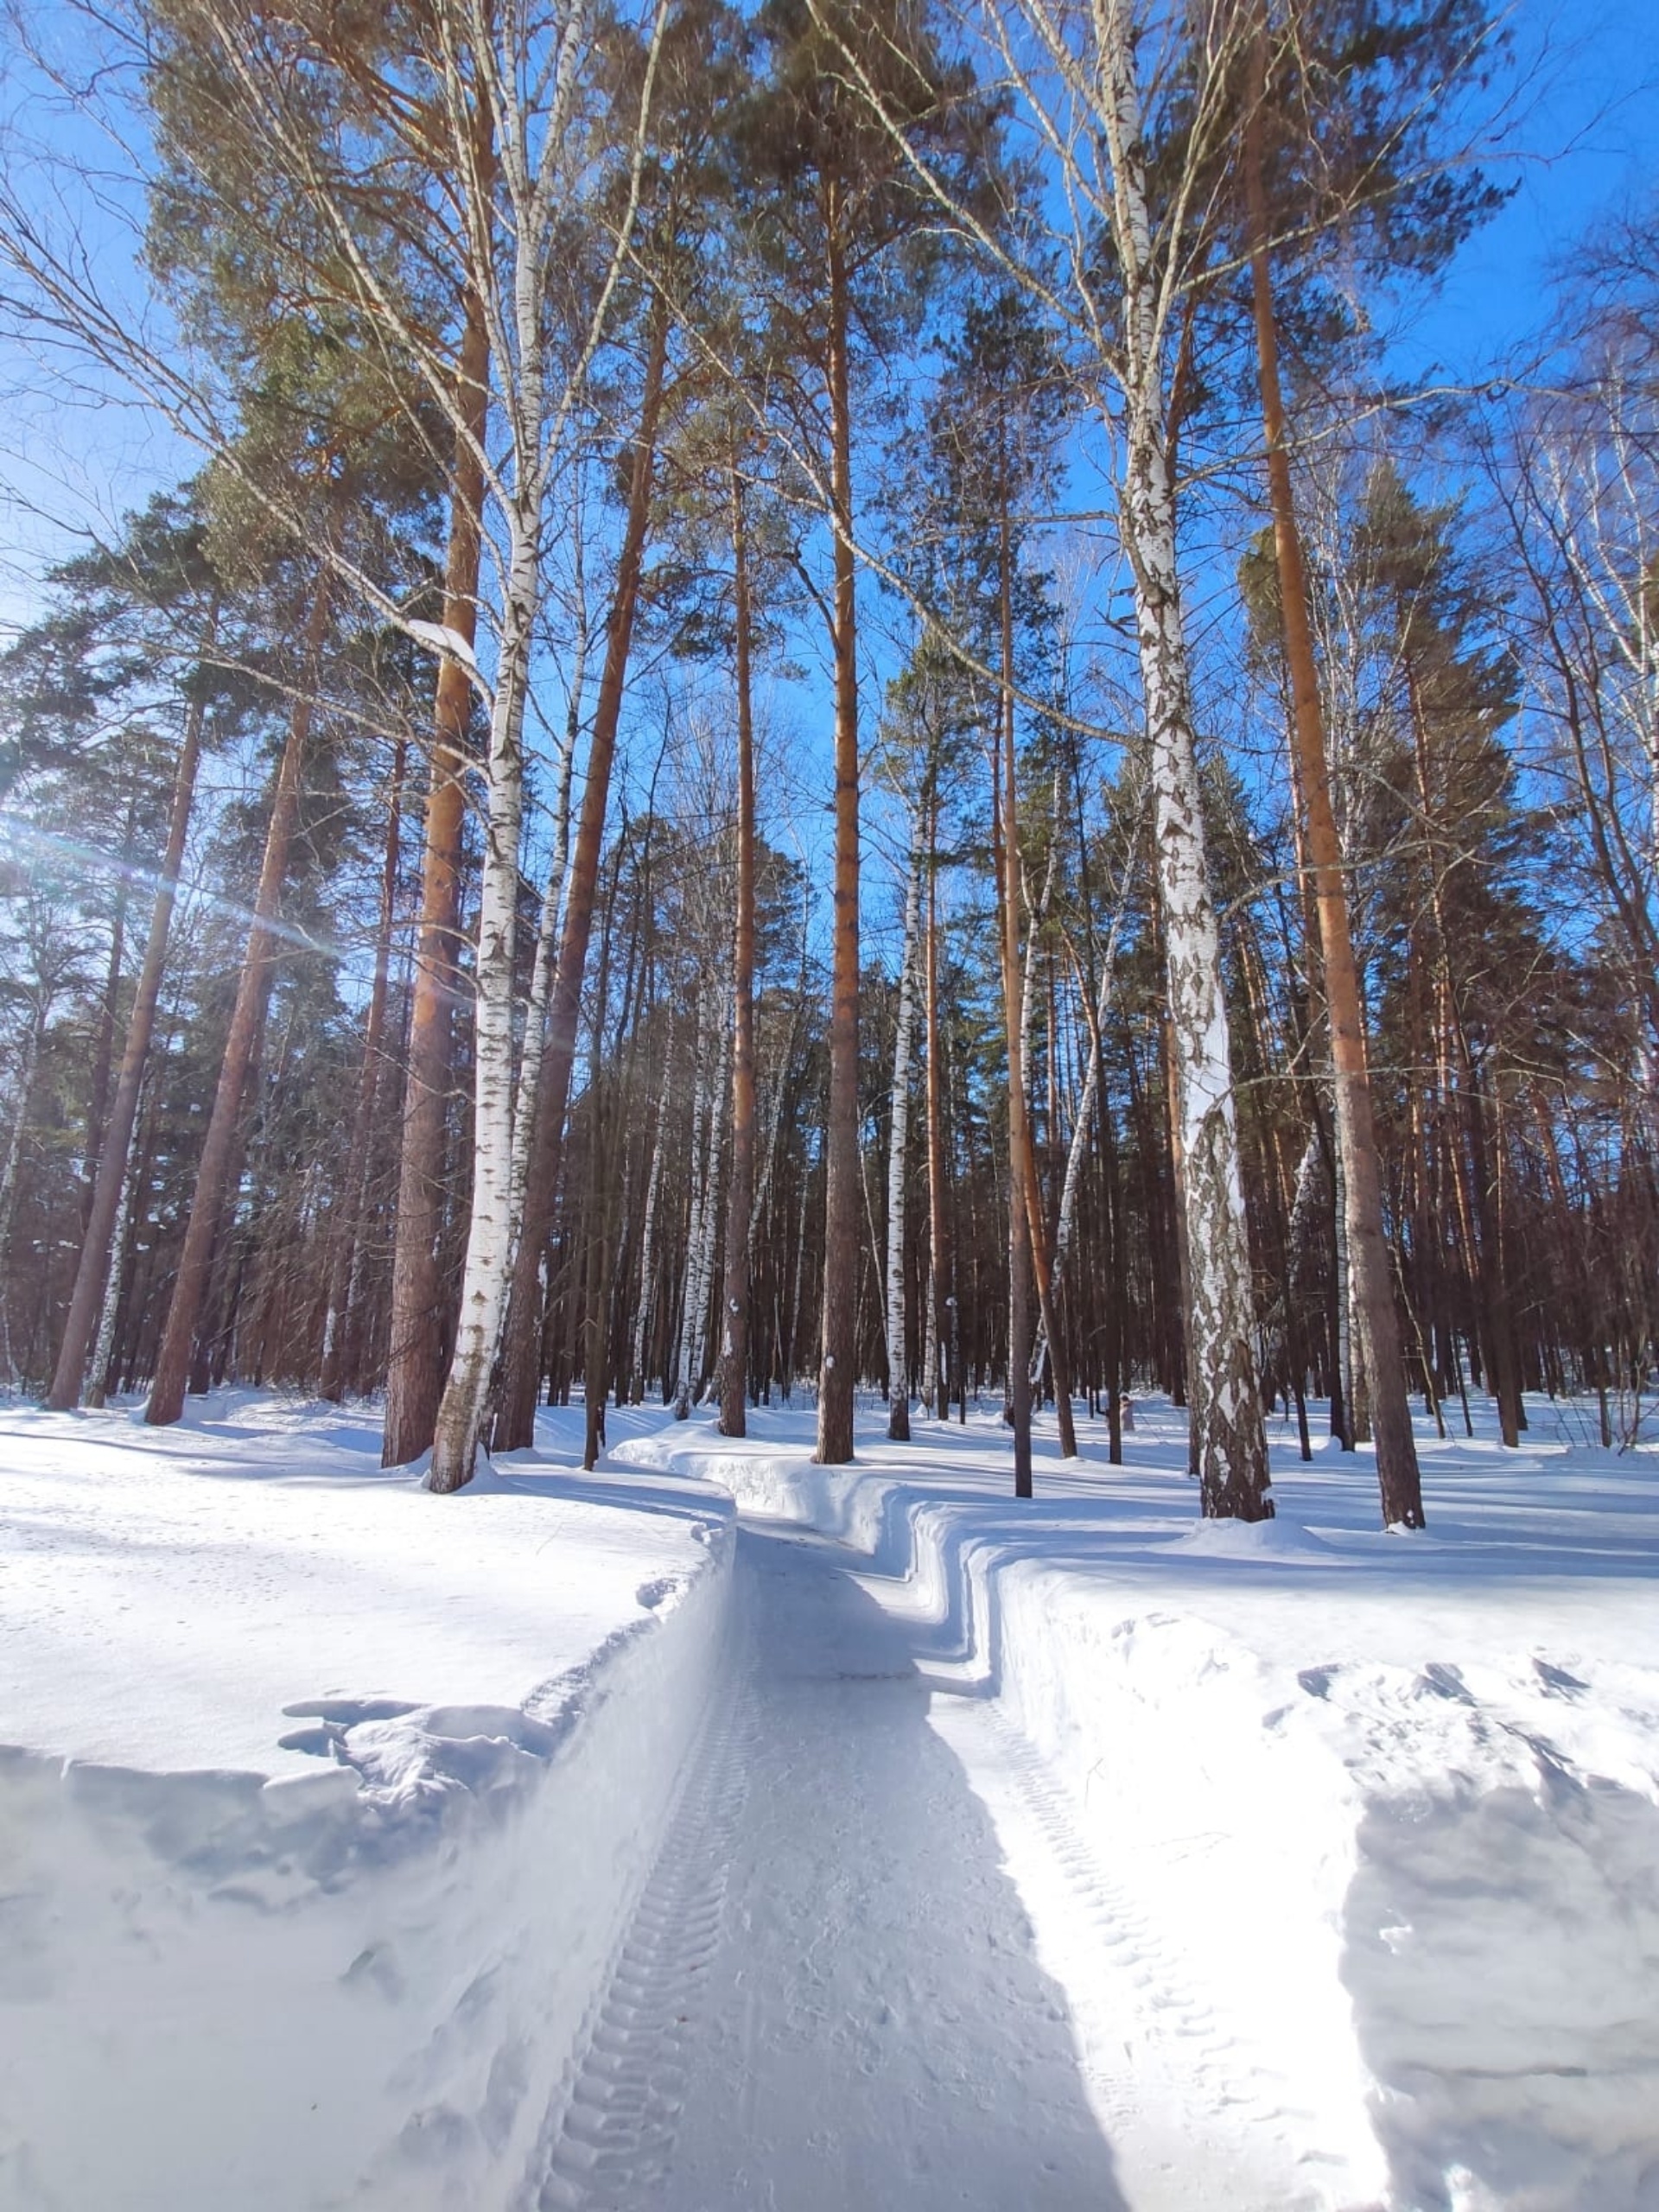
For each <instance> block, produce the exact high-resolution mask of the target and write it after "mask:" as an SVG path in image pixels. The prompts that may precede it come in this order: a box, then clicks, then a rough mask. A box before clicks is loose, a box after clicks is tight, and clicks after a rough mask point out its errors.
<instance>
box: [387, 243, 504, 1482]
mask: <svg viewBox="0 0 1659 2212" xmlns="http://www.w3.org/2000/svg"><path fill="white" fill-rule="evenodd" d="M489 372H490V339H489V327H488V324H487V323H486V320H485V315H484V307H483V302H482V300H481V299H480V296H479V292H478V287H477V283H476V281H474V283H473V285H472V286H471V287H470V288H469V290H468V294H467V303H466V322H465V327H464V329H463V331H462V334H461V358H460V362H459V365H458V367H457V370H456V378H455V403H454V404H455V409H456V413H457V416H458V418H459V420H458V423H457V428H456V433H455V455H454V484H453V486H452V489H451V492H450V498H449V542H448V548H447V550H446V553H445V556H444V579H443V623H444V627H445V629H447V630H449V631H452V632H454V635H455V636H456V637H457V638H458V639H460V640H461V642H462V643H463V644H464V645H467V647H468V648H469V649H470V648H471V646H472V645H474V642H475V640H476V639H477V635H478V584H479V569H480V558H481V549H482V544H483V527H484V459H483V442H484V430H485V424H486V419H487V416H488V410H489ZM471 710H472V686H471V684H470V683H469V682H468V680H467V671H466V669H465V668H464V667H463V666H462V664H461V661H460V659H459V658H456V657H455V656H454V655H447V656H446V657H445V658H444V659H443V660H442V662H441V663H440V664H439V668H438V677H437V687H436V692H435V697H434V701H433V737H432V766H431V772H430V776H429V782H428V789H427V799H426V822H425V829H424V839H423V850H422V855H421V917H420V925H419V928H418V931H417V933H416V943H415V973H414V981H413V985H412V988H411V992H410V1014H409V1072H408V1075H407V1077H406V1078H405V1082H404V1122H403V1135H402V1141H401V1144H400V1147H399V1152H398V1168H397V1227H396V1230H395V1231H394V1236H393V1244H392V1262H391V1340H390V1344H389V1346H388V1350H387V1355H386V1414H385V1428H384V1431H383V1433H382V1438H381V1451H380V1458H381V1464H382V1465H384V1466H388V1467H395V1466H402V1465H404V1464H405V1463H406V1462H407V1461H409V1460H410V1459H419V1458H420V1456H421V1454H422V1453H423V1452H425V1451H427V1450H428V1449H429V1447H430V1446H431V1442H432V1436H433V1431H434V1428H435V1424H436V1421H437V1414H438V1399H439V1395H440V1393H441V1390H442V1381H443V1339H444V1336H445V1334H446V1332H447V1325H448V1307H449V1299H448V1294H447V1293H446V1290H445V1287H444V1286H443V1285H442V1283H441V1282H440V1281H439V1280H438V1245H439V1242H440V1240H441V1238H442V1235H443V1228H444V1217H445V1214H446V1211H447V1200H448V1191H447V1176H446V1168H447V1164H448V1163H447V1158H446V1154H447V1151H448V1142H447V1139H448V1120H449V1103H450V1094H451V1090H452V1088H453V1086H454V1073H455V1070H454V1002H455V996H456V984H457V982H458V980H459V953H460V936H461V824H462V822H463V820H464V819H465V815H466V792H465V790H464V787H463V783H462V779H463V777H464V775H465V773H466V762H467V721H468V719H469V716H470V714H471Z"/></svg>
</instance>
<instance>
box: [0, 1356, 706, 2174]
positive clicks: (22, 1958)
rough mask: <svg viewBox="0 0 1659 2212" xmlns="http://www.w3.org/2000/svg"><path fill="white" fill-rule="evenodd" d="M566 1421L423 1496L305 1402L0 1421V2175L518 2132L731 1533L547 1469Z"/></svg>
mask: <svg viewBox="0 0 1659 2212" xmlns="http://www.w3.org/2000/svg"><path fill="white" fill-rule="evenodd" d="M616 1418H618V1417H614V1416H613V1420H615V1419H616ZM620 1418H621V1421H622V1425H623V1426H624V1427H626V1416H623V1417H620ZM579 1421H580V1416H579V1414H578V1416H577V1426H576V1427H572V1425H571V1424H570V1422H569V1419H568V1417H567V1418H565V1419H564V1420H563V1421H559V1420H557V1419H555V1420H554V1421H551V1422H550V1423H548V1424H544V1432H543V1433H544V1435H545V1437H546V1440H547V1443H548V1445H549V1446H550V1450H549V1451H548V1452H545V1453H544V1454H543V1455H542V1459H543V1466H545V1463H546V1462H548V1461H552V1462H556V1461H557V1460H558V1459H560V1458H563V1459H564V1460H565V1462H566V1463H567V1464H566V1465H564V1466H563V1467H559V1466H557V1465H552V1466H550V1467H547V1468H546V1471H542V1469H541V1468H540V1467H538V1465H537V1462H535V1461H519V1462H515V1463H513V1465H512V1474H511V1478H510V1479H508V1480H502V1479H499V1478H493V1479H488V1480H486V1481H485V1482H484V1483H482V1484H479V1485H476V1486H474V1490H472V1491H469V1492H467V1493H466V1494H464V1495H463V1496H462V1497H459V1498H454V1499H437V1498H433V1497H428V1496H426V1495H425V1494H424V1493H423V1491H421V1490H420V1488H419V1486H418V1484H416V1482H415V1481H413V1480H412V1479H410V1478H409V1477H408V1476H406V1475H401V1474H385V1473H382V1471H380V1469H379V1466H378V1427H377V1425H376V1424H375V1423H374V1422H373V1421H372V1420H370V1419H367V1418H365V1417H364V1416H362V1415H360V1414H341V1413H340V1412H339V1411H338V1410H337V1409H335V1408H329V1407H310V1408H307V1407H301V1406H296V1405H290V1404H284V1403H283V1402H280V1401H277V1400H274V1399H271V1398H269V1397H265V1398H261V1397H257V1396H255V1395H252V1394H249V1393H236V1394H231V1395H228V1396H227V1397H225V1398H221V1399H219V1400H217V1401H214V1402H209V1403H208V1404H207V1406H206V1407H205V1408H203V1407H201V1406H200V1405H196V1404H193V1408H192V1417H191V1421H190V1425H189V1427H188V1429H183V1430H177V1431H170V1432H163V1431H156V1430H152V1429H148V1428H146V1427H143V1424H142V1423H141V1422H140V1421H137V1418H136V1417H134V1416H131V1415H130V1414H110V1415H106V1416H92V1415H79V1416H66V1415H54V1414H31V1413H29V1412H24V1411H12V1412H9V1413H8V1414H5V1416H4V1417H3V1420H0V1468H3V1477H0V1746H10V1747H13V1748H10V1749H6V1748H0V2206H3V2207H4V2208H5V2212H229V2208H231V2207H235V2208H236V2212H267V2209H268V2212H310V2208H314V2207H315V2208H321V2207H323V2206H332V2205H336V2204H342V2205H343V2204H346V2203H348V2202H349V2203H350V2204H352V2205H354V2206H358V2205H361V2206H365V2207H370V2206H372V2207H380V2206H385V2207H387V2208H392V2207H396V2208H397V2212H424V2208H427V2207H433V2208H436V2207H438V2206H445V2207H448V2206H453V2205H459V2204H465V2205H467V2206H468V2207H469V2208H476V2209H477V2212H489V2208H493V2207H495V2206H497V2205H505V2204H506V2203H507V2202H509V2201H510V2198H511V2196H512V2193H513V2192H514V2191H515V2190H517V2189H518V2188H519V2187H520V2186H521V2185H523V2184H524V2182H525V2179H526V2177H529V2176H534V2175H535V2174H537V2173H538V2172H539V2171H540V2167H541V2164H543V2162H544V2160H543V2152H542V2151H541V2149H540V2147H539V2145H540V2136H541V2133H542V2130H543V2127H544V2126H545V2124H546V2120H547V2114H548V2113H549V2110H550V2107H554V2106H556V2102H557V2098H558V2092H559V2084H560V2082H561V2081H562V2080H563V2078H564V2077H565V2075H567V2073H568V2072H569V2068H570V2066H571V2063H572V2061H573V2057H574V2055H575V2052H576V2050H577V2049H578V2047H579V2045H580V2043H581V2040H582V2025H583V2021H584V2018H585V2016H586V2013H587V2011H588V2006H589V2005H591V2003H592V2001H593V1998H594V1992H595V1989H596V1987H597V1986H599V1985H601V1983H602V1982H603V1980H604V1979H605V1977H606V1976H607V1974H608V1972H609V1971H610V1968H611V1966H612V1963H613V1953H614V1950H615V1948H616V1945H617V1942H618V1941H619V1939H620V1934H621V1932H622V1929H623V1926H624V1924H625V1923H626V1918H627V1916H628V1914H629V1912H630V1911H631V1910H632V1905H633V1903H634V1900H635V1897H637V1895H638V1892H639V1889H640V1886H641V1885H642V1884H643V1882H644V1881H645V1878H646V1876H647V1874H648V1872H649V1871H650V1868H651V1866H652V1862H653V1860H654V1859H655V1856H656V1853H657V1849H658V1843H659V1841H660V1836H661V1832H662V1828H663V1824H664V1819H665V1817H666V1815H667V1812H668V1809H669V1807H670V1805H671V1802H672V1799H673V1795H674V1791H675V1789H676V1786H677V1779H678V1777H679V1774H680V1770H681V1767H682V1764H683V1756H684V1753H685V1751H686V1748H687V1745H688V1744H689V1742H690V1739H691V1737H692V1735H693V1733H694V1732H695V1730H696V1727H697V1726H699V1725H700V1723H701V1719H702V1710H703V1707H704V1705H705V1703H706V1700H707V1694H708V1689H709V1683H710V1681H711V1678H712V1674H713V1670H714V1669H715V1666H716V1664H717V1663H718V1656H719V1650H720V1644H721V1632H722V1629H723V1622H724V1615H725V1603H724V1591H723V1582H724V1580H725V1569H726V1567H727V1565H728V1559H729V1551H730V1543H729V1536H730V1520H731V1509H730V1503H729V1501H728V1500H727V1499H725V1498H723V1497H719V1496H716V1495H714V1494H711V1493H710V1492H709V1491H707V1490H706V1489H699V1490H696V1491H693V1490H692V1489H691V1488H690V1485H688V1484H685V1483H683V1482H680V1481H677V1480H675V1479H674V1478H671V1477H665V1478H658V1479H653V1480H650V1481H641V1479H640V1478H637V1477H635V1478H629V1477H626V1476H624V1477H620V1478H619V1477H611V1478H605V1477H597V1478H594V1477H584V1476H582V1475H581V1474H580V1473H579V1472H576V1471H574V1469H573V1467H572V1466H571V1465H569V1462H571V1461H573V1460H574V1459H575V1458H576V1457H577V1453H576V1451H575V1448H574V1440H576V1439H577V1438H578V1435H579ZM561 1446H563V1450H561Z"/></svg>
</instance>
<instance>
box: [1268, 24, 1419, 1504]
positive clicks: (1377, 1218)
mask: <svg viewBox="0 0 1659 2212" xmlns="http://www.w3.org/2000/svg"><path fill="white" fill-rule="evenodd" d="M1253 53H1254V69H1253V75H1254V82H1253V85H1252V87H1251V92H1252V98H1251V101H1250V108H1249V117H1248V118H1247V121H1246V124H1245V134H1244V135H1245V161H1244V175H1245V197H1246V202H1247V206H1248V209H1249V226H1250V280H1251V292H1252V298H1253V302H1254V308H1255V346H1256V362H1257V367H1258V369H1259V372H1260V377H1261V388H1262V422H1263V426H1264V429H1265V431H1266V435H1267V459H1268V493H1269V498H1270V500H1271V504H1272V509H1273V537H1274V550H1275V552H1276V554H1277V556H1278V569H1279V596H1280V601H1281V609H1282V613H1283V619H1284V626H1285V652H1286V657H1287V660H1288V662H1289V665H1290V683H1291V699H1292V705H1293V709H1294V714H1293V724H1294V733H1295V739H1296V753H1297V760H1298V763H1299V766H1300V779H1301V785H1302V800H1303V804H1304V806H1305V807H1306V814H1307V843H1308V856H1309V859H1310V860H1311V861H1312V862H1313V881H1314V892H1315V896H1316V899H1317V901H1318V906H1319V949H1320V953H1321V956H1322V961H1323V966H1324V970H1325V1005H1326V1009H1327V1012H1328V1014H1329V1019H1330V1030H1331V1063H1332V1076H1333V1079H1334V1086H1335V1091H1336V1122H1337V1141H1338V1148H1339V1150H1340V1153H1341V1157H1342V1170H1343V1185H1344V1194H1343V1205H1344V1228H1345V1230H1346V1242H1347V1252H1348V1265H1349V1268H1350V1271H1351V1278H1352V1283H1353V1308H1354V1315H1355V1319H1357V1323H1358V1335H1359V1344H1358V1353H1359V1357H1358V1358H1357V1361H1356V1363H1355V1365H1356V1367H1357V1370H1359V1373H1360V1375H1362V1376H1363V1380H1364V1385H1365V1389H1366V1391H1367V1395H1368V1403H1369V1405H1370V1415H1371V1427H1372V1433H1373V1434H1374V1436H1375V1438H1376V1476H1377V1484H1378V1488H1379V1490H1380V1491H1381V1493H1382V1506H1383V1525H1384V1526H1385V1527H1386V1528H1407V1529H1421V1527H1422V1526H1423V1497H1422V1482H1421V1477H1420V1475H1419V1473H1418V1469H1417V1446H1416V1443H1415V1440H1414V1437H1413V1435H1412V1427H1411V1404H1410V1401H1409V1399H1408V1396H1407V1392H1406V1371H1405V1364H1404V1362H1403V1361H1402V1357H1401V1354H1400V1325H1399V1320H1398V1317H1397V1315H1396V1313H1395V1303H1394V1283H1393V1279H1392V1276H1391V1274H1390V1271H1389V1249H1388V1243H1387V1241H1386V1239H1385V1237H1384V1235H1383V1175H1382V1164H1381V1161H1380V1160H1379V1158H1378V1155H1377V1147H1376V1128H1375V1125H1374V1122H1373V1120H1372V1115H1371V1091H1370V1077H1369V1075H1368V1072H1367V1070H1366V1065H1365V1032H1364V1021H1363V1014H1362V1011H1361V1007H1360V1001H1359V977H1358V971H1357V968H1356V965H1355V961H1354V947H1353V938H1352V933H1351V929H1350V926H1349V915H1348V893H1347V886H1346V882H1345V880H1344V872H1343V861H1342V849H1341V844H1340V842H1339V840H1338V836H1337V825H1336V817H1335V816H1334V814H1333V813H1332V806H1331V783H1330V774H1329V769H1328V766H1327V762H1326V759H1325V728H1324V716H1323V713H1322V710H1321V707H1320V702H1319V668H1318V664H1317V663H1316V661H1315V658H1314V653H1313V632H1312V628H1311V626H1310V623H1309V620H1308V607H1307V581H1306V569H1305V567H1304V563H1303V559H1302V545H1301V537H1300V531H1298V529H1297V524H1296V509H1295V502H1294V497H1293V495H1292V491H1291V482H1290V456H1289V454H1288V452H1287V449H1286V435H1285V411H1284V401H1283V397H1282V395H1281V390H1280V383H1279V334H1278V326H1277V323H1276V321H1275V318H1274V302H1273V288H1272V278H1271V273H1270V270H1269V268H1268V209H1267V188H1266V183H1265V180H1264V176H1263V170H1262V111H1263V105H1264V102H1265V100H1266V97H1267V26H1266V19H1265V17H1263V18H1262V20H1261V22H1259V25H1258V28H1257V30H1256V35H1255V41H1254V43H1253ZM1356 1380H1357V1378H1356Z"/></svg>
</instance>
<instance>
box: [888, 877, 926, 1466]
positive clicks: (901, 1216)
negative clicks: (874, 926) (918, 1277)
mask: <svg viewBox="0 0 1659 2212" xmlns="http://www.w3.org/2000/svg"><path fill="white" fill-rule="evenodd" d="M921 894H922V859H921V855H920V853H919V852H912V855H911V856H910V873H909V878H908V880H907V882H906V887H905V938H904V946H903V949H902V950H901V951H900V953H899V1020H898V1024H897V1027H896V1029H895V1032H894V1036H893V1094H892V1099H891V1108H892V1118H891V1121H890V1122H889V1126H888V1132H887V1271H886V1272H887V1435H888V1437H889V1438H890V1439H891V1440H892V1441H893V1443H895V1444H908V1443H909V1441H910V1367H909V1353H908V1351H907V1350H906V1334H907V1332H906V1325H905V1323H906V1313H905V1154H906V1150H907V1149H908V1145H907V1139H908V1137H909V1135H910V1048H911V1039H912V1031H913V1029H914V1027H915V1021H916V994H915V990H914V988H913V980H914V975H915V968H916V934H917V929H918V923H919V918H920V913H921Z"/></svg>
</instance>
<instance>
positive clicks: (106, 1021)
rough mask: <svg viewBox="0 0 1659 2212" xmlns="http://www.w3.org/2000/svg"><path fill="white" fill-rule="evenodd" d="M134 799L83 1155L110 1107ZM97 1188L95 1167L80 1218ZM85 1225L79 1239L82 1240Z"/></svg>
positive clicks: (91, 1148)
mask: <svg viewBox="0 0 1659 2212" xmlns="http://www.w3.org/2000/svg"><path fill="white" fill-rule="evenodd" d="M137 818H138V800H137V793H136V792H135V793H134V794H133V796H132V797H130V798H129V799H128V801H127V820H126V827H125V829H124V832H123V834H122V838H121V874H120V877H119V880H118V882H117V885H116V891H115V911H114V912H113V913H112V914H111V917H110V957H109V963H108V965H107V967H106V969H105V976H104V993H103V1000H102V1003H101V1004H100V1006H99V1015H98V1042H97V1044H96V1046H94V1048H93V1052H92V1088H91V1094H90V1096H89V1098H88V1100H87V1105H86V1159H87V1161H88V1164H89V1165H90V1163H91V1162H92V1161H93V1160H97V1159H98V1158H99V1155H100V1154H102V1152H103V1149H104V1130H105V1118H104V1117H105V1115H106V1114H107V1113H108V1112H109V1108H110V1076H111V1071H112V1069H113V1065H114V1061H115V1017H116V1001H117V1000H118V998H119V996H120V993H121V967H122V963H123V962H124V959H125V958H126V950H127V906H128V901H129V899H130V895H131V886H132V877H133V864H134V862H135V861H136V860H137V849H136V840H137ZM97 1188H98V1177H97V1173H96V1171H94V1172H93V1173H92V1174H91V1175H89V1177H88V1179H87V1183H86V1192H85V1194H84V1197H83V1199H82V1212H83V1219H84V1218H85V1217H90V1215H91V1212H92V1200H93V1198H94V1196H95V1194H96V1192H97ZM85 1235H86V1231H85V1228H84V1226H83V1229H82V1239H83V1242H84V1240H85Z"/></svg>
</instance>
